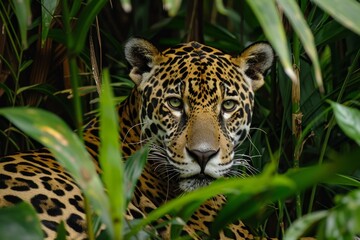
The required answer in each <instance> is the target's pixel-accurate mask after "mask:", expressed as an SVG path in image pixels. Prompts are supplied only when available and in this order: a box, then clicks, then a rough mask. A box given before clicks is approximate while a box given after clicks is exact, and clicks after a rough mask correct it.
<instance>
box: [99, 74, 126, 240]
mask: <svg viewBox="0 0 360 240" xmlns="http://www.w3.org/2000/svg"><path fill="white" fill-rule="evenodd" d="M118 122H119V121H118V116H117V114H116V111H115V108H114V100H113V93H112V89H111V87H110V76H109V70H108V69H105V70H104V71H103V85H102V92H101V95H100V139H101V146H100V165H101V169H102V170H103V172H102V178H103V181H104V184H105V187H106V189H107V193H108V196H109V200H110V214H111V217H112V222H113V226H114V236H115V239H120V238H121V233H122V228H123V226H122V225H123V214H124V211H125V194H124V177H123V175H124V171H123V163H122V157H121V151H120V149H121V147H120V146H121V145H120V142H119V129H118Z"/></svg>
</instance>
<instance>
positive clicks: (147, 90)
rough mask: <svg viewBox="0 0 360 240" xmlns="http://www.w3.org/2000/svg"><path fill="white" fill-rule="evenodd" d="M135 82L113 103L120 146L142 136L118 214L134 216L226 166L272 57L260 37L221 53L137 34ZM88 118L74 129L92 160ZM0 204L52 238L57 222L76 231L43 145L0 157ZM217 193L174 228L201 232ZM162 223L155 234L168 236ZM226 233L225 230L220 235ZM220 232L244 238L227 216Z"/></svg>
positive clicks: (72, 209)
mask: <svg viewBox="0 0 360 240" xmlns="http://www.w3.org/2000/svg"><path fill="white" fill-rule="evenodd" d="M125 54H126V58H127V60H128V61H129V63H130V64H131V65H132V67H133V68H132V71H131V73H130V77H131V79H132V80H133V81H134V83H135V84H136V87H135V88H134V90H133V91H132V93H131V95H130V96H129V98H128V99H127V100H126V101H124V102H123V103H122V104H121V105H120V106H119V108H118V111H119V121H120V123H121V131H120V137H121V141H122V152H123V155H124V156H125V159H126V158H127V156H130V155H131V154H133V153H134V152H135V151H136V150H138V149H139V148H140V146H141V145H142V144H143V143H145V142H147V141H148V140H151V142H152V147H151V151H150V153H149V158H148V163H147V165H146V167H145V169H144V171H143V173H142V175H141V177H140V179H139V182H138V185H137V188H136V190H135V193H134V197H133V200H132V202H131V203H130V205H129V207H128V210H127V219H133V218H142V217H144V216H146V215H147V214H148V213H149V212H150V211H152V210H153V209H155V208H157V207H158V206H160V205H162V204H163V203H164V202H166V201H168V200H170V199H172V198H175V197H177V196H178V195H179V194H181V193H183V192H187V191H192V190H194V189H196V188H198V187H202V186H205V185H208V184H209V183H210V182H211V181H212V180H214V179H217V178H220V177H227V176H232V175H236V174H237V173H236V172H234V171H236V170H235V166H236V165H239V164H241V163H240V162H237V159H236V158H234V150H235V148H236V147H237V146H238V145H239V144H241V143H242V141H243V140H244V139H245V138H246V137H247V135H248V132H249V128H250V123H251V117H252V109H253V104H254V90H256V89H257V88H259V87H260V86H261V85H262V84H263V81H264V79H263V74H264V72H265V71H266V70H267V69H268V68H269V67H270V66H271V64H272V62H273V58H274V56H273V51H272V49H271V47H270V46H269V45H267V44H265V43H259V44H255V45H252V46H251V47H249V48H247V49H246V50H245V51H244V52H243V53H242V54H241V55H240V56H237V57H231V56H230V55H227V54H224V53H222V52H221V51H219V50H216V49H214V48H211V47H208V46H204V45H202V44H199V43H196V42H190V43H187V44H183V45H179V46H177V47H174V48H170V49H167V50H165V51H164V52H159V51H158V50H157V49H156V48H155V47H154V46H153V45H152V44H150V43H149V42H147V41H145V40H142V39H132V40H130V41H129V42H128V43H127V45H126V47H125ZM98 126H99V124H98V119H94V120H93V121H91V122H90V123H89V124H88V125H87V127H86V128H85V131H84V139H85V142H86V145H87V147H88V150H89V152H90V154H91V156H93V158H94V159H95V160H96V158H97V148H98V146H99V138H98V136H97V132H98ZM0 174H1V175H0V176H1V178H0V206H8V205H12V204H14V203H17V202H20V201H28V202H30V203H31V204H32V205H33V206H34V207H35V209H36V211H37V212H38V213H39V216H40V219H41V221H42V224H43V230H44V232H45V233H46V236H47V237H48V238H49V239H54V237H55V231H56V227H57V225H58V224H59V223H60V221H64V222H65V223H66V230H67V234H68V237H69V238H76V239H78V238H86V233H85V228H86V224H85V216H84V213H83V208H84V203H83V198H82V195H81V192H80V190H79V188H78V187H77V185H76V183H74V181H73V180H72V178H71V176H70V175H69V174H68V173H67V172H66V171H65V170H64V169H63V168H62V167H61V166H60V165H59V164H58V163H57V162H56V161H55V159H54V158H53V157H52V155H51V154H50V153H49V152H48V151H47V150H45V149H42V150H38V151H32V152H26V153H18V154H15V155H12V156H7V157H4V158H3V159H2V160H1V162H0ZM224 203H225V198H224V197H223V196H217V197H215V198H213V199H211V200H209V201H208V202H206V203H204V204H203V205H202V206H201V207H200V208H199V209H198V210H197V211H196V212H195V213H194V215H193V216H192V217H191V219H190V220H189V221H188V223H187V225H186V226H185V227H184V229H183V232H184V234H187V235H190V236H191V237H192V238H198V239H201V238H202V236H205V235H207V234H209V229H208V228H209V226H210V223H211V221H212V220H213V218H214V216H215V215H216V213H217V211H218V209H219V208H220V207H221V206H222V205H223V204H224ZM169 229H170V227H169V226H168V227H165V228H162V229H159V231H158V234H159V235H160V236H161V237H162V238H164V239H167V238H169ZM225 232H226V236H225ZM218 238H221V239H253V236H252V235H251V233H250V232H249V231H248V230H247V228H246V227H245V226H244V225H243V224H242V222H240V221H239V222H236V223H233V224H231V225H229V226H228V228H227V231H224V232H220V233H219V237H218Z"/></svg>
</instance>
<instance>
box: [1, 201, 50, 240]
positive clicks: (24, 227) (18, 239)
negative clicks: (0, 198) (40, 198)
mask: <svg viewBox="0 0 360 240" xmlns="http://www.w3.org/2000/svg"><path fill="white" fill-rule="evenodd" d="M43 238H44V236H43V232H42V230H41V228H40V221H39V219H38V217H37V215H36V212H35V210H34V209H33V208H32V207H31V206H30V205H29V204H28V203H25V202H23V203H20V204H19V205H16V206H12V207H6V208H1V209H0V239H11V240H36V239H39V240H41V239H43Z"/></svg>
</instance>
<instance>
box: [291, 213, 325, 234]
mask: <svg viewBox="0 0 360 240" xmlns="http://www.w3.org/2000/svg"><path fill="white" fill-rule="evenodd" d="M327 215H328V212H327V211H321V212H315V213H311V214H308V215H305V216H304V217H302V218H299V219H297V220H296V221H295V222H294V223H293V224H292V225H291V226H290V227H289V228H288V229H287V231H286V232H285V235H284V240H298V239H301V236H304V235H305V234H306V232H307V231H309V230H310V229H311V227H313V226H314V224H316V223H317V222H319V221H321V220H323V219H324V218H326V216H327Z"/></svg>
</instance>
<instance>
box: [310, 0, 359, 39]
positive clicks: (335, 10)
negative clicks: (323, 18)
mask: <svg viewBox="0 0 360 240" xmlns="http://www.w3.org/2000/svg"><path fill="white" fill-rule="evenodd" d="M313 2H315V3H316V5H318V6H319V7H320V8H322V9H323V10H324V11H325V12H326V13H328V14H329V15H331V16H332V17H333V18H334V19H336V20H337V21H339V22H340V23H341V24H342V25H344V26H345V27H347V28H349V29H350V30H352V31H354V32H355V33H357V34H359V35H360V14H359V12H360V4H359V2H358V1H355V0H313Z"/></svg>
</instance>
